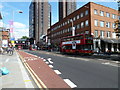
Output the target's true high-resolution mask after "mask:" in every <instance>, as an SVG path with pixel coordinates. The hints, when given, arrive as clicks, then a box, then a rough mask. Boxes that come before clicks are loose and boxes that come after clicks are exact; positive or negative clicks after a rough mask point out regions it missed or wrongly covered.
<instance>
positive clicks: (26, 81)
mask: <svg viewBox="0 0 120 90" xmlns="http://www.w3.org/2000/svg"><path fill="white" fill-rule="evenodd" d="M2 67H6V68H7V69H8V70H9V74H7V75H2V76H0V89H5V88H37V86H36V84H35V83H34V82H33V80H32V78H31V76H30V75H29V73H28V71H26V69H25V68H24V66H23V64H22V62H21V60H20V58H19V56H18V54H17V53H16V51H14V54H13V55H12V56H10V55H8V54H4V55H2V54H0V68H2Z"/></svg>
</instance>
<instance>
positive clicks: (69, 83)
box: [64, 79, 77, 88]
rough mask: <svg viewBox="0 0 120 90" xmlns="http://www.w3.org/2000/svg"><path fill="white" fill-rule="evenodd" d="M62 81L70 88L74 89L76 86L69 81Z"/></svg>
mask: <svg viewBox="0 0 120 90" xmlns="http://www.w3.org/2000/svg"><path fill="white" fill-rule="evenodd" d="M64 81H65V82H66V83H67V84H68V85H69V86H70V87H71V88H75V87H77V85H75V84H74V83H73V82H71V81H70V80H69V79H64Z"/></svg>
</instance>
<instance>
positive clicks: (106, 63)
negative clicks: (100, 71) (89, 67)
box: [102, 62, 110, 65]
mask: <svg viewBox="0 0 120 90" xmlns="http://www.w3.org/2000/svg"><path fill="white" fill-rule="evenodd" d="M102 64H105V65H108V64H110V62H104V63H102Z"/></svg>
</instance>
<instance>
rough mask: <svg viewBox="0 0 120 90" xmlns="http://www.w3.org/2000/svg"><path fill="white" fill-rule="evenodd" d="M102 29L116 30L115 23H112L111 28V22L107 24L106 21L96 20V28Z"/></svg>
mask: <svg viewBox="0 0 120 90" xmlns="http://www.w3.org/2000/svg"><path fill="white" fill-rule="evenodd" d="M99 24H100V27H107V28H113V29H114V28H115V23H112V27H111V22H105V21H98V20H97V19H95V20H94V25H95V26H99Z"/></svg>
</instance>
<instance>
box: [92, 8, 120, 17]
mask: <svg viewBox="0 0 120 90" xmlns="http://www.w3.org/2000/svg"><path fill="white" fill-rule="evenodd" d="M98 12H99V11H98V10H97V9H94V14H96V15H100V16H106V17H109V18H110V17H111V18H113V19H117V18H118V16H117V15H115V14H110V13H109V12H104V11H102V10H100V14H98ZM105 13H106V14H105ZM111 15H112V16H111Z"/></svg>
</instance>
